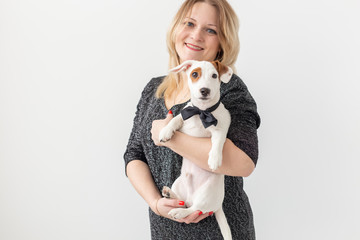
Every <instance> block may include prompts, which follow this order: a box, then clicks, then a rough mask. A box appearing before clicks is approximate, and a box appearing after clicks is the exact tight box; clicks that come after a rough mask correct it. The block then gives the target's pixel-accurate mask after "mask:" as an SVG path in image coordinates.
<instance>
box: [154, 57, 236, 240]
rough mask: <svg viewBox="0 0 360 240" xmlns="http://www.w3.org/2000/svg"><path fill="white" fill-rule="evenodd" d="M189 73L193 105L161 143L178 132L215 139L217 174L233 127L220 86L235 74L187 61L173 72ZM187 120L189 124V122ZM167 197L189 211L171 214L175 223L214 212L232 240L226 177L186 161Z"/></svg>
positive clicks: (216, 64)
mask: <svg viewBox="0 0 360 240" xmlns="http://www.w3.org/2000/svg"><path fill="white" fill-rule="evenodd" d="M170 71H171V72H176V73H179V72H181V71H185V72H186V75H187V77H188V85H189V89H190V93H191V101H190V102H189V103H188V104H187V105H186V106H185V108H184V109H183V110H182V111H181V114H179V115H177V116H176V117H174V118H173V119H172V120H171V121H170V122H169V123H168V124H167V125H166V126H165V127H164V128H163V129H162V130H161V131H160V135H159V139H160V141H163V142H165V141H168V140H170V139H171V137H172V136H173V134H174V132H175V131H176V130H179V131H181V132H183V133H186V134H188V135H191V136H195V137H211V144H212V146H211V150H210V152H209V159H208V165H209V168H210V169H211V170H212V171H215V170H216V169H217V168H218V167H220V166H221V163H222V150H223V146H224V143H225V140H226V135H227V131H228V129H229V125H230V121H231V118H230V113H229V111H228V110H227V109H226V108H225V107H224V105H223V104H222V103H221V102H220V83H221V81H222V82H224V83H227V82H229V81H230V79H231V76H232V74H233V71H232V69H231V68H230V67H227V66H224V65H222V64H221V63H220V62H218V61H215V62H207V61H201V62H199V61H193V60H189V61H185V62H183V63H182V64H181V65H179V66H177V67H175V68H173V69H171V70H170ZM185 120H186V121H185ZM162 194H163V196H164V197H168V198H177V199H180V200H184V201H185V203H186V206H187V208H176V209H173V210H171V211H170V212H169V215H170V216H171V217H172V218H174V219H182V218H185V217H186V216H188V215H189V214H191V213H193V212H194V211H197V210H200V211H202V212H204V213H205V212H214V213H215V217H216V220H217V222H218V224H219V227H220V230H221V233H222V235H223V237H224V239H225V240H230V239H231V231H230V227H229V225H228V223H227V220H226V217H225V214H224V211H223V209H222V203H223V200H224V195H225V185H224V175H222V174H217V173H214V172H210V171H206V170H204V169H202V168H200V167H198V166H197V165H195V164H194V163H192V162H191V161H190V160H188V159H186V158H183V163H182V168H181V175H180V176H179V177H178V178H177V179H176V180H175V182H174V184H173V185H172V187H171V189H170V188H169V187H166V186H165V187H164V188H163V191H162Z"/></svg>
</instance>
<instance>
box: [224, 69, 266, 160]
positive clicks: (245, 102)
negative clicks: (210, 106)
mask: <svg viewBox="0 0 360 240" xmlns="http://www.w3.org/2000/svg"><path fill="white" fill-rule="evenodd" d="M221 97H222V99H221V101H222V103H223V104H224V106H225V108H226V109H228V110H229V112H230V115H231V124H230V127H229V131H228V135H227V137H228V138H229V139H230V140H231V141H232V142H233V143H234V144H235V145H236V146H237V147H238V148H240V149H241V150H242V151H244V152H245V153H246V154H247V155H248V156H249V157H250V158H251V159H252V161H253V162H254V163H255V165H256V163H257V160H258V137H257V129H258V127H259V126H260V117H259V114H258V112H257V106H256V103H255V100H254V99H253V97H252V96H251V94H250V93H249V91H248V89H247V87H246V85H245V84H244V82H243V81H242V80H241V79H240V78H239V77H238V76H236V75H235V74H234V75H233V77H232V80H231V81H230V82H229V83H227V84H222V88H221Z"/></svg>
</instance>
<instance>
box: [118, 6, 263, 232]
mask: <svg viewBox="0 0 360 240" xmlns="http://www.w3.org/2000/svg"><path fill="white" fill-rule="evenodd" d="M238 25H239V23H238V19H237V16H236V14H235V12H234V10H233V9H232V8H231V6H230V5H229V3H228V2H227V1H226V0H187V1H185V2H184V3H183V5H182V6H181V7H180V9H179V11H178V13H177V14H176V16H175V18H174V20H173V22H172V24H171V27H170V29H169V32H168V35H167V45H168V51H169V55H170V60H169V68H173V67H175V66H177V65H179V64H180V63H182V62H183V61H186V60H190V59H192V60H206V61H213V60H219V61H221V62H222V63H223V64H224V65H227V66H231V67H232V68H233V69H234V63H235V61H236V59H237V55H238V52H239V39H238ZM189 98H190V94H189V89H188V87H187V81H186V77H184V75H182V74H169V75H168V76H166V77H157V78H153V79H151V81H150V82H149V83H148V84H147V86H146V87H145V89H144V90H143V92H142V96H141V99H140V101H139V103H138V106H137V111H136V114H135V119H134V125H133V130H132V132H131V135H130V138H129V143H128V146H127V149H126V152H125V154H124V159H125V164H126V173H127V176H128V178H129V179H130V181H131V183H132V185H133V186H134V188H135V189H136V190H137V192H138V193H139V194H140V195H141V196H142V197H143V198H144V200H145V201H146V202H147V203H148V204H149V206H150V209H149V216H150V226H151V236H152V239H222V235H221V232H220V229H219V227H218V224H217V222H216V220H215V218H214V217H211V215H212V212H208V213H202V212H200V211H196V212H194V213H192V214H190V215H189V216H188V217H186V218H184V219H177V220H174V219H171V218H169V216H168V214H167V213H168V212H169V211H170V210H171V209H173V208H178V207H185V203H184V202H183V201H181V199H166V198H163V197H162V196H161V193H160V190H161V189H162V187H163V186H171V185H172V183H173V182H174V181H175V179H176V178H177V177H178V176H179V175H180V169H181V165H182V162H181V159H182V156H184V157H186V158H188V159H190V160H191V161H193V162H194V163H195V164H197V165H198V166H200V167H202V168H204V169H207V170H210V169H209V168H208V164H207V160H208V153H209V150H210V148H211V142H210V139H208V138H196V137H191V136H189V135H186V134H184V133H181V132H176V133H175V134H174V136H173V137H172V139H171V140H170V141H167V142H165V143H164V142H160V141H159V139H158V136H159V132H160V130H161V129H162V128H163V127H164V126H165V125H166V124H167V123H168V122H169V121H170V119H171V118H172V117H173V115H177V114H179V112H180V110H181V109H182V108H183V107H184V106H185V105H186V103H187V102H188V101H189ZM221 101H222V103H223V104H224V105H225V107H226V108H227V109H228V110H229V111H230V114H231V119H232V123H231V125H230V128H229V132H228V136H227V137H228V138H227V140H226V142H225V145H224V149H223V164H222V166H221V167H220V168H219V169H218V170H217V172H219V173H222V174H224V175H226V177H225V192H226V193H225V199H224V203H223V209H224V212H225V215H226V217H227V220H228V223H229V225H230V228H231V232H232V236H233V239H255V231H254V223H253V216H252V211H251V207H250V204H249V201H248V198H247V196H246V194H245V192H244V190H243V177H247V176H249V175H250V174H251V173H252V172H253V170H254V168H255V164H256V162H257V158H258V141H257V128H258V127H259V125H260V118H259V115H258V113H257V110H256V103H255V101H254V99H253V98H252V96H251V95H250V93H249V91H248V89H247V87H246V85H245V84H244V83H243V81H242V80H241V79H240V78H239V77H238V76H236V75H235V74H234V75H233V77H232V79H231V81H230V82H229V83H227V84H223V85H222V86H221ZM159 119H160V120H159Z"/></svg>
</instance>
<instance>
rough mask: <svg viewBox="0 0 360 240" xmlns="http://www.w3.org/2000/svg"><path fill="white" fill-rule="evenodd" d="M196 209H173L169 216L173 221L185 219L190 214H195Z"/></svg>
mask: <svg viewBox="0 0 360 240" xmlns="http://www.w3.org/2000/svg"><path fill="white" fill-rule="evenodd" d="M195 211H196V209H194V208H193V207H189V208H174V209H172V210H171V211H170V212H169V215H170V216H171V217H172V218H173V219H182V218H186V217H187V216H189V215H190V214H191V213H193V212H195Z"/></svg>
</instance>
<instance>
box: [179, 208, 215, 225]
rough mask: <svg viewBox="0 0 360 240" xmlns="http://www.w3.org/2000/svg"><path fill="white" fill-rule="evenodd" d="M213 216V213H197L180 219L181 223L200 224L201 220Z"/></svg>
mask: <svg viewBox="0 0 360 240" xmlns="http://www.w3.org/2000/svg"><path fill="white" fill-rule="evenodd" d="M212 214H213V212H209V213H203V212H201V211H195V212H193V213H192V214H190V215H188V216H187V217H185V218H183V219H179V222H184V223H186V224H190V223H198V222H200V221H201V220H203V219H205V218H207V217H209V216H211V215H212Z"/></svg>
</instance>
